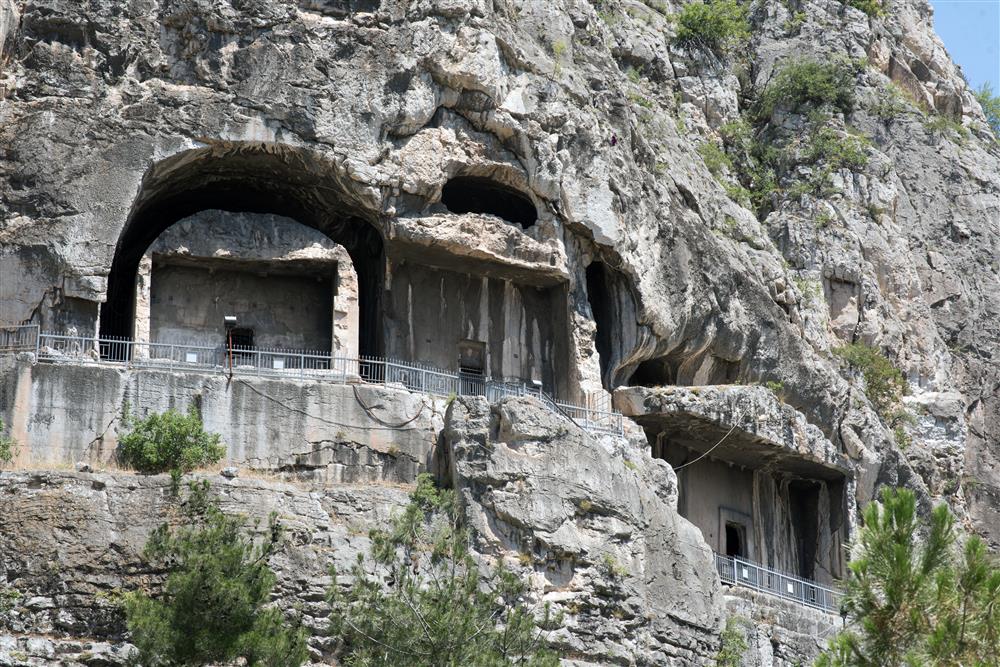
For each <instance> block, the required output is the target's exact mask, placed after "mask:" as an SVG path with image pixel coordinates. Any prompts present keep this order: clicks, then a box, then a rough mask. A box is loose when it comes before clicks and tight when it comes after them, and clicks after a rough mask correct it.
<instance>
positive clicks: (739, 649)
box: [715, 616, 749, 667]
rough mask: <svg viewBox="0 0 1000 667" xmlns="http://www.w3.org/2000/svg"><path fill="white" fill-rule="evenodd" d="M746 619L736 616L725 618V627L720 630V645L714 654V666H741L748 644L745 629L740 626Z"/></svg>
mask: <svg viewBox="0 0 1000 667" xmlns="http://www.w3.org/2000/svg"><path fill="white" fill-rule="evenodd" d="M745 623H746V621H745V620H744V619H742V618H740V617H738V616H730V617H729V618H727V619H726V628H725V629H724V630H723V631H722V636H721V637H720V639H721V640H722V642H721V646H720V647H719V652H718V653H716V654H715V664H716V667H741V665H742V664H743V658H744V657H745V656H746V654H747V649H748V648H749V644H747V636H746V632H745V630H744V629H743V628H742V627H741V626H742V625H743V624H745Z"/></svg>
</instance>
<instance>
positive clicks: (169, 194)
mask: <svg viewBox="0 0 1000 667" xmlns="http://www.w3.org/2000/svg"><path fill="white" fill-rule="evenodd" d="M190 153H196V155H194V156H190V155H183V154H182V155H181V156H179V157H177V158H175V159H174V160H173V162H172V163H171V164H170V165H169V167H170V168H163V169H161V170H159V171H160V172H161V173H166V175H165V176H158V175H157V173H156V172H157V170H156V169H154V170H151V172H150V174H148V175H147V177H146V179H145V181H144V183H143V188H142V190H141V191H140V196H139V198H138V200H137V202H136V204H135V206H134V207H133V211H132V213H131V215H130V216H129V219H128V222H127V223H126V225H125V228H124V229H123V231H122V233H121V235H120V237H119V241H118V246H117V248H116V251H115V257H114V260H113V263H112V267H111V272H110V274H109V277H108V297H107V301H106V302H105V303H104V304H103V306H102V308H101V320H100V332H101V336H102V337H121V338H132V336H133V332H134V328H135V324H136V308H135V303H136V298H135V297H136V279H137V275H138V271H139V265H140V262H141V261H142V259H143V256H144V255H145V254H146V253H147V251H148V250H149V248H150V246H151V245H152V244H153V243H154V241H156V239H157V238H158V237H159V236H160V235H161V234H163V232H165V231H166V230H167V229H169V228H170V227H171V226H172V225H174V224H175V223H176V222H178V221H180V220H183V219H185V218H189V217H191V216H192V215H194V214H196V213H199V212H202V211H208V210H216V211H225V212H230V213H249V214H273V215H277V216H283V217H285V218H291V219H292V220H294V221H296V222H298V223H301V224H303V225H305V226H307V227H312V228H314V229H317V230H319V231H320V232H322V233H323V234H324V235H325V236H326V237H328V238H329V239H330V240H331V241H333V242H334V243H336V244H339V245H340V246H342V247H343V248H344V249H345V250H346V252H347V254H348V255H349V256H350V260H351V262H352V263H353V266H354V269H355V272H356V276H357V299H358V313H359V315H358V319H359V323H358V344H357V345H358V352H359V353H360V354H361V355H363V356H379V355H381V354H383V350H384V341H383V334H382V330H383V323H382V307H381V303H382V297H383V281H384V275H385V253H384V246H383V241H382V237H381V235H380V234H379V232H378V230H377V229H376V228H375V227H374V225H373V224H372V223H371V222H370V221H369V220H368V219H366V218H365V217H362V216H361V215H359V211H358V210H357V208H356V207H353V206H351V205H350V204H348V203H341V202H340V201H338V200H337V199H333V200H332V201H331V195H330V192H331V191H332V188H331V187H329V185H324V184H323V182H322V180H321V179H322V174H321V173H317V172H318V171H319V170H311V169H307V168H303V166H302V165H301V164H297V165H293V164H290V162H291V161H290V160H289V159H288V156H287V155H283V154H281V153H280V152H278V151H273V150H272V151H270V152H263V151H262V152H260V153H254V152H253V151H249V150H244V151H234V153H233V154H232V155H229V156H225V157H221V158H219V157H215V156H214V155H213V154H212V152H211V151H200V150H196V151H191V152H190ZM177 165H182V166H177ZM309 166H312V165H309Z"/></svg>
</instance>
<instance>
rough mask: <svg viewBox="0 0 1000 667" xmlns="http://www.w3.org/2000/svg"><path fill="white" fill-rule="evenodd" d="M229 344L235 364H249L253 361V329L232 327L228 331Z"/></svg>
mask: <svg viewBox="0 0 1000 667" xmlns="http://www.w3.org/2000/svg"><path fill="white" fill-rule="evenodd" d="M226 339H227V344H228V346H229V354H230V356H231V358H232V361H233V364H235V365H240V364H247V363H250V362H251V361H252V359H253V329H251V328H249V327H232V328H230V329H229V330H228V332H227V335H226Z"/></svg>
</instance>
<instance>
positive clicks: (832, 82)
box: [756, 60, 858, 120]
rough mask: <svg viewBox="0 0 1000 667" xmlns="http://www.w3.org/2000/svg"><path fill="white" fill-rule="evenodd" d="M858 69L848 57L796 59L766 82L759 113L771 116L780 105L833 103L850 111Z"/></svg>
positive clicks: (800, 106)
mask: <svg viewBox="0 0 1000 667" xmlns="http://www.w3.org/2000/svg"><path fill="white" fill-rule="evenodd" d="M857 70H858V67H857V64H856V63H851V62H848V61H838V62H832V63H821V62H817V61H814V60H797V61H793V62H791V63H789V64H787V65H785V66H784V67H783V68H782V69H781V70H780V71H779V72H778V73H777V75H775V77H774V78H773V79H772V80H771V81H770V82H769V83H768V84H767V87H766V88H765V89H764V92H763V93H761V96H760V99H759V100H758V101H757V107H756V116H757V117H758V118H759V119H761V120H764V119H768V118H770V117H771V115H772V114H773V113H774V111H775V109H777V108H779V107H780V108H783V109H787V110H788V111H791V112H798V111H800V110H802V109H804V108H806V107H811V108H814V109H818V108H820V107H823V106H831V107H833V108H834V109H837V110H839V111H841V112H843V113H850V112H851V110H853V108H854V83H855V76H856V75H857Z"/></svg>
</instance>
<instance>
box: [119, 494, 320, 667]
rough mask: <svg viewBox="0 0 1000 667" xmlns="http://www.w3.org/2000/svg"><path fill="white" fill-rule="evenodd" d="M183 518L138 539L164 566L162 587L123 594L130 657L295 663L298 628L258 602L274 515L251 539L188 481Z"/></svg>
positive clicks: (299, 659) (266, 579)
mask: <svg viewBox="0 0 1000 667" xmlns="http://www.w3.org/2000/svg"><path fill="white" fill-rule="evenodd" d="M190 488H191V495H190V497H189V499H188V502H187V507H186V510H185V514H184V523H183V524H182V525H181V526H180V527H179V528H176V529H172V528H171V527H170V526H169V525H167V524H164V525H162V526H160V527H159V528H157V529H156V530H155V531H154V532H153V534H152V536H151V537H150V539H149V542H147V543H146V548H145V556H146V558H147V559H148V560H150V561H151V562H152V563H154V564H156V565H159V566H162V567H164V568H166V569H167V571H168V575H167V579H166V582H165V583H164V585H163V590H162V593H161V594H160V595H159V597H157V598H152V597H150V596H148V595H147V594H146V593H144V592H138V591H137V592H131V593H126V594H125V615H126V619H127V623H128V629H129V632H130V633H131V635H132V643H133V644H135V646H136V648H137V649H138V655H137V656H135V657H136V658H137V659H138V661H139V662H140V663H141V664H142V665H145V666H146V667H159V666H160V665H164V666H165V665H205V664H229V663H232V662H233V661H235V660H236V659H237V658H243V659H244V660H245V661H246V664H247V665H250V666H251V667H288V666H292V665H301V664H302V663H303V662H305V661H306V658H307V657H308V651H307V649H306V636H307V635H306V632H305V630H304V629H302V628H301V627H298V626H297V625H295V624H289V623H287V622H286V621H285V619H284V617H283V615H282V613H281V611H280V610H279V609H276V608H274V607H266V606H265V605H266V603H267V602H268V600H269V598H270V595H271V591H272V589H273V588H274V584H275V576H274V573H273V572H272V571H271V568H270V567H269V566H268V559H269V558H270V557H271V556H272V555H273V554H274V552H275V550H276V549H277V547H278V545H279V544H280V539H281V527H280V525H279V524H278V522H277V521H276V519H275V517H274V515H272V516H271V518H270V521H269V523H268V531H267V537H266V539H265V540H264V541H263V542H261V543H260V544H255V543H254V541H253V539H251V538H250V537H249V536H248V535H247V530H246V528H247V526H246V525H245V522H244V520H243V519H242V518H240V517H234V516H226V515H225V514H223V513H222V511H221V510H220V509H219V507H218V505H217V503H215V502H214V501H213V500H212V499H211V498H210V497H209V493H208V482H204V483H202V484H200V485H199V484H192V485H191V487H190Z"/></svg>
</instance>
